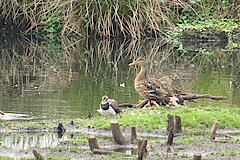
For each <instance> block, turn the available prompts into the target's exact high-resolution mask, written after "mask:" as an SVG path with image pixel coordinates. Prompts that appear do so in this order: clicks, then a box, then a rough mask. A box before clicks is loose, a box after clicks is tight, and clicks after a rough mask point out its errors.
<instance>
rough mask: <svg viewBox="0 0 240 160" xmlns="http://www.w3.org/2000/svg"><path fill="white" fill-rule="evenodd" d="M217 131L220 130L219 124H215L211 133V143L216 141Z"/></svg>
mask: <svg viewBox="0 0 240 160" xmlns="http://www.w3.org/2000/svg"><path fill="white" fill-rule="evenodd" d="M217 129H218V123H217V122H215V123H214V124H213V126H212V128H211V131H210V140H211V141H213V140H215V137H216V131H217Z"/></svg>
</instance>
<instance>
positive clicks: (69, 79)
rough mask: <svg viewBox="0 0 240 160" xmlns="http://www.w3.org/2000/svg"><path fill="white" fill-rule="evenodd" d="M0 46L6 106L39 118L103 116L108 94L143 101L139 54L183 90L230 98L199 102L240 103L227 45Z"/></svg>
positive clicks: (1, 95) (1, 103)
mask: <svg viewBox="0 0 240 160" xmlns="http://www.w3.org/2000/svg"><path fill="white" fill-rule="evenodd" d="M20 42H21V43H20ZM23 44H24V45H23ZM185 45H186V44H185ZM0 47H1V50H0V51H1V52H0V54H1V55H0V57H1V64H0V65H1V76H0V108H1V110H2V111H3V112H7V113H14V114H26V115H29V117H31V118H33V119H36V120H46V119H52V120H53V119H71V118H81V117H84V116H85V115H86V114H87V113H88V112H92V113H94V114H97V113H96V111H95V110H96V109H97V108H98V107H99V102H100V100H101V97H102V96H103V95H108V96H109V97H110V98H114V99H115V100H117V101H118V102H119V103H133V104H134V103H137V101H138V100H139V99H140V97H139V96H138V94H137V93H136V92H135V90H134V86H133V80H134V77H135V75H136V73H137V72H138V69H136V68H130V67H129V66H128V64H129V63H130V62H131V61H132V60H133V59H136V57H138V56H144V57H147V58H148V59H149V61H150V62H151V64H150V65H149V67H150V73H151V74H150V75H151V76H153V77H161V76H163V75H169V76H171V77H172V78H173V79H174V84H175V86H176V87H177V88H179V89H182V90H184V91H187V92H192V93H198V94H212V95H218V96H227V97H228V99H227V100H224V101H213V100H209V99H203V100H199V104H205V105H221V106H232V107H239V106H240V99H239V95H240V71H239V65H238V64H239V60H238V59H236V58H234V57H233V55H234V54H235V53H229V52H228V53H225V52H222V51H221V49H219V50H218V51H215V52H214V53H215V56H213V55H211V54H210V55H209V54H202V53H201V54H200V53H196V52H193V51H188V50H186V51H185V52H184V54H182V53H180V52H179V51H177V50H176V49H177V48H176V46H174V45H171V44H167V43H166V42H164V41H162V40H153V41H150V40H149V41H144V42H141V43H136V42H121V43H120V42H118V41H102V42H98V41H91V42H89V41H86V40H79V41H78V42H76V43H73V42H71V41H70V40H69V41H68V40H65V41H64V40H62V41H61V42H59V41H56V42H54V43H51V44H48V43H46V42H45V43H42V42H38V41H34V42H31V43H30V42H29V41H27V42H26V41H25V40H20V41H7V42H5V43H4V44H3V45H2V46H0ZM211 53H212V52H211ZM238 56H239V55H238ZM29 117H28V118H29ZM0 118H1V117H0ZM28 118H26V119H28ZM13 119H18V118H13Z"/></svg>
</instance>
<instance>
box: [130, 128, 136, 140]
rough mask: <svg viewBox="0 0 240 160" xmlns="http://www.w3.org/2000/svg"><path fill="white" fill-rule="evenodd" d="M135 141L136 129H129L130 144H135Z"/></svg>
mask: <svg viewBox="0 0 240 160" xmlns="http://www.w3.org/2000/svg"><path fill="white" fill-rule="evenodd" d="M136 141H137V131H136V127H132V128H131V142H133V143H134V142H136Z"/></svg>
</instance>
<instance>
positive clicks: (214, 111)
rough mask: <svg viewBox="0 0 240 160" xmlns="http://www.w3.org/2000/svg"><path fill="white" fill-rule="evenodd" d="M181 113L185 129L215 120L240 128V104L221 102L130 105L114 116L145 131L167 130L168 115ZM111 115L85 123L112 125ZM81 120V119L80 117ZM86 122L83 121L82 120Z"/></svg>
mask: <svg viewBox="0 0 240 160" xmlns="http://www.w3.org/2000/svg"><path fill="white" fill-rule="evenodd" d="M168 114H172V115H178V116H180V117H181V120H182V127H183V129H184V130H195V131H199V130H202V129H208V128H209V129H210V127H211V126H212V125H213V123H214V122H218V123H219V128H226V129H232V128H239V124H240V116H239V115H240V108H224V107H218V106H199V105H189V106H188V107H182V106H181V107H175V108H174V109H169V107H153V108H147V109H129V110H125V112H124V114H122V115H118V116H116V117H114V119H117V120H118V122H119V124H120V125H121V126H124V127H131V126H136V127H137V129H138V130H142V131H148V132H151V131H154V130H162V131H165V130H166V127H167V115H168ZM110 119H112V118H108V117H100V116H94V117H93V118H91V119H88V121H87V123H86V121H85V122H84V125H87V126H91V127H95V128H109V127H110ZM76 122H77V123H79V122H81V120H78V121H76ZM79 125H81V126H83V125H82V124H79Z"/></svg>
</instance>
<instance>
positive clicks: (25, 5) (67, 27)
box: [0, 0, 181, 38]
mask: <svg viewBox="0 0 240 160" xmlns="http://www.w3.org/2000/svg"><path fill="white" fill-rule="evenodd" d="M180 5H181V4H180V3H179V2H175V1H157V0H154V1H152V0H128V1H125V0H82V1H78V0H66V1H51V0H48V1H43V0H40V1H39V0H34V1H32V0H31V1H30V0H25V1H15V0H9V1H0V6H1V10H2V13H1V17H0V18H1V21H3V22H4V24H5V27H6V28H7V26H8V25H10V26H16V28H18V29H19V30H20V31H21V32H23V33H29V32H33V31H34V32H42V31H43V32H48V33H60V34H61V35H72V34H77V35H81V36H89V35H95V36H98V37H115V36H119V35H121V36H124V37H131V38H141V37H142V36H149V35H151V36H159V34H160V33H161V29H162V28H166V27H169V26H173V23H172V20H173V19H174V18H176V17H177V16H176V11H177V8H178V7H179V6H180Z"/></svg>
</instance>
